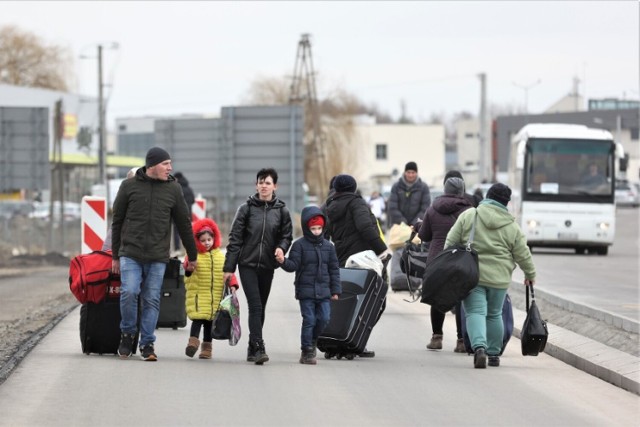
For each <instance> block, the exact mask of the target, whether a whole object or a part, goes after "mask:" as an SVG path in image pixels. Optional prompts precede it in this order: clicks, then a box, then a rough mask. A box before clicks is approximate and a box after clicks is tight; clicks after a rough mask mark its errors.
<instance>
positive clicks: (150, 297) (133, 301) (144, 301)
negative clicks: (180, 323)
mask: <svg viewBox="0 0 640 427" xmlns="http://www.w3.org/2000/svg"><path fill="white" fill-rule="evenodd" d="M166 267H167V264H165V263H164V262H147V263H141V262H138V261H136V260H134V259H132V258H127V257H120V280H121V282H122V286H121V287H120V316H121V317H122V319H121V320H120V330H121V331H122V332H123V333H126V334H134V335H135V334H136V333H137V332H138V297H140V301H141V303H140V343H139V344H140V348H142V347H144V346H145V345H147V344H153V343H154V342H155V340H156V336H155V335H154V331H155V329H156V324H157V323H158V314H159V313H160V296H161V289H162V281H163V279H164V271H165V269H166Z"/></svg>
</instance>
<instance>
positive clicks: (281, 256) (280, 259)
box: [275, 248, 284, 264]
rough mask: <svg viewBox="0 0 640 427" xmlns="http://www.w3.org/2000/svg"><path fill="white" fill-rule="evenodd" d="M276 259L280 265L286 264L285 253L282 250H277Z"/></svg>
mask: <svg viewBox="0 0 640 427" xmlns="http://www.w3.org/2000/svg"><path fill="white" fill-rule="evenodd" d="M275 257H276V261H278V263H280V264H282V263H283V262H284V251H283V250H282V248H276V252H275Z"/></svg>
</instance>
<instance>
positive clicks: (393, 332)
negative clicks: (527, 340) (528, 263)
mask: <svg viewBox="0 0 640 427" xmlns="http://www.w3.org/2000/svg"><path fill="white" fill-rule="evenodd" d="M637 215H638V210H635V209H634V210H621V211H620V212H619V222H618V227H619V228H618V237H617V238H616V243H615V245H614V246H613V247H612V248H611V250H610V254H609V256H606V257H602V256H597V255H592V256H587V255H575V254H572V253H569V252H565V253H555V252H554V253H551V252H549V251H545V252H542V251H541V250H534V259H535V262H536V266H537V269H538V286H540V288H541V289H542V288H544V289H545V290H548V291H549V292H556V293H558V294H561V295H564V296H566V297H568V298H577V299H579V300H581V301H582V302H583V303H585V304H586V303H589V304H594V305H596V304H599V305H600V306H602V307H606V308H608V309H610V310H612V311H616V312H618V313H621V314H622V313H628V314H630V315H633V312H634V308H635V311H636V316H637V307H638V305H637V304H638V298H637V292H638V285H637V277H638V263H637V260H638V258H637V251H638V248H637V230H638V228H637V218H638V217H637ZM625 221H630V222H631V223H630V224H626V225H625V224H624V222H625ZM634 221H635V228H633V224H634ZM624 227H627V229H628V230H629V232H628V233H624V232H621V229H622V228H624ZM634 233H635V236H634ZM633 250H635V253H634V252H633ZM634 257H635V258H634ZM630 259H631V261H630ZM35 273H36V272H34V274H33V275H31V276H29V277H30V278H26V277H25V278H12V279H4V280H0V315H2V316H3V317H1V318H0V319H2V324H3V325H5V326H6V328H10V327H11V325H15V324H17V323H25V322H23V321H18V320H16V319H15V318H14V317H15V316H20V311H21V310H23V311H24V310H27V311H29V310H32V311H33V313H35V312H37V311H42V310H43V307H46V306H50V304H55V300H56V299H57V298H68V296H69V295H70V293H69V291H68V285H67V282H66V274H65V273H66V271H65V269H64V268H60V267H56V268H51V269H49V268H44V271H37V274H35ZM514 277H517V275H516V276H514ZM34 279H36V280H34ZM292 279H293V276H292V275H288V274H286V273H284V272H281V271H279V272H278V273H277V276H276V281H275V283H274V289H273V293H272V296H271V298H270V302H269V307H268V309H267V310H268V311H267V322H266V326H265V340H266V343H267V350H268V352H269V354H270V356H271V359H272V360H271V361H270V362H268V363H267V364H266V366H263V367H258V366H255V365H253V364H247V363H246V362H245V361H244V356H245V351H246V334H247V331H248V330H247V326H246V315H245V316H243V318H242V321H243V332H244V334H245V337H244V338H243V339H242V340H241V342H240V344H239V345H238V346H235V347H230V346H229V345H228V344H227V343H226V342H216V343H214V358H213V360H210V361H206V360H198V359H189V358H187V357H186V356H184V346H185V345H186V342H187V339H188V334H189V333H188V329H186V328H184V329H180V330H177V331H173V330H167V329H162V330H159V331H158V341H157V344H156V349H157V352H158V355H159V358H160V360H159V361H158V362H157V363H144V362H141V361H140V360H139V359H135V358H134V359H131V360H127V361H122V360H119V359H118V358H116V357H115V356H98V355H91V356H85V355H83V354H81V351H80V342H79V336H78V319H79V310H77V309H76V310H74V311H72V312H71V314H69V315H68V316H67V317H66V318H64V319H63V320H62V321H61V322H60V323H59V324H58V325H57V326H56V327H55V328H53V330H52V331H51V332H50V333H49V334H48V335H47V336H46V337H44V339H43V340H42V341H41V342H40V343H39V344H38V345H37V346H36V347H35V348H34V349H33V350H32V351H31V353H29V355H28V356H27V357H26V358H25V359H24V360H23V361H22V362H21V363H20V365H19V366H18V367H17V368H16V369H15V370H14V372H13V374H12V375H11V376H10V377H9V378H8V379H7V380H6V381H5V382H4V383H3V384H2V385H0V414H2V416H0V426H32V425H33V426H35V425H38V426H41V425H47V426H49V425H51V426H57V425H60V426H73V425H78V426H86V425H95V426H114V425H128V424H131V423H134V424H136V425H140V426H147V425H148V426H164V425H166V426H176V425H198V426H199V425H296V426H300V425H322V426H324V425H349V426H351V425H353V426H355V425H358V426H360V425H394V426H396V425H497V426H501V425H504V426H511V425H532V426H533V425H535V426H539V425H561V426H574V425H575V426H591V425H593V426H600V425H612V426H635V425H638V421H639V420H640V397H638V395H635V394H632V393H629V392H627V391H625V390H623V389H621V388H618V387H615V386H613V385H611V384H608V383H606V382H604V381H602V380H600V379H598V378H596V377H594V376H591V375H589V374H587V373H584V372H582V371H580V370H578V369H575V368H573V367H571V366H569V365H567V364H565V363H563V362H560V361H559V360H557V359H554V358H553V357H550V356H549V355H547V354H541V355H540V356H539V357H523V356H521V355H520V351H519V341H518V340H517V339H516V338H512V342H510V344H509V345H508V347H507V351H506V353H505V355H504V356H503V358H502V365H501V366H500V367H499V368H488V369H486V370H478V369H473V367H472V358H471V357H469V356H466V355H460V354H455V353H453V352H452V351H451V350H452V348H453V345H454V336H455V332H454V331H455V324H454V321H453V317H452V316H451V315H448V316H447V319H446V323H445V343H444V345H445V348H444V350H443V351H440V352H432V351H427V350H426V349H425V344H426V343H427V342H428V338H429V336H430V327H429V320H428V319H429V317H428V306H425V305H422V304H419V303H416V304H409V303H407V302H405V301H404V300H403V298H405V297H406V294H404V293H398V294H394V293H390V294H389V298H388V305H387V310H386V312H385V314H384V315H383V317H382V319H381V321H380V322H379V324H378V325H377V326H376V328H375V330H374V331H373V334H372V337H371V339H370V342H369V347H370V348H372V349H374V350H375V351H376V353H377V356H376V358H374V359H356V360H354V361H347V360H340V361H338V360H325V359H323V358H320V359H319V362H318V365H317V366H305V365H300V364H299V363H298V357H299V350H298V348H299V342H298V341H299V327H300V315H299V311H298V307H297V304H296V301H295V300H294V298H293V287H292V284H291V283H292ZM56 295H57V296H56ZM241 295H242V293H241ZM43 301H45V302H44V303H43ZM67 303H68V302H67ZM70 304H71V305H73V302H71V303H70ZM241 306H242V309H243V310H246V301H245V300H244V298H243V297H242V298H241ZM244 313H246V311H244ZM522 316H523V313H522V312H520V311H518V310H516V318H517V320H516V322H518V323H519V324H521V322H522ZM11 318H14V319H13V320H11ZM636 318H637V317H636ZM27 323H28V322H26V323H25V324H27ZM550 333H551V334H554V330H553V329H551V330H550ZM3 344H4V342H3Z"/></svg>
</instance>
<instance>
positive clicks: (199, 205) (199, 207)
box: [191, 196, 207, 222]
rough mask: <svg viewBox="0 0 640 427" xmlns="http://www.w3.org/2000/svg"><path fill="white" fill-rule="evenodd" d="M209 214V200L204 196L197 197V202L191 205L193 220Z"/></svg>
mask: <svg viewBox="0 0 640 427" xmlns="http://www.w3.org/2000/svg"><path fill="white" fill-rule="evenodd" d="M206 215H207V201H206V200H205V199H203V198H202V197H200V196H198V197H196V202H195V203H194V204H193V205H192V206H191V221H192V222H193V221H197V220H199V219H202V218H205V217H206Z"/></svg>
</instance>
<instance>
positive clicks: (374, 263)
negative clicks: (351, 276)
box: [344, 250, 384, 276]
mask: <svg viewBox="0 0 640 427" xmlns="http://www.w3.org/2000/svg"><path fill="white" fill-rule="evenodd" d="M344 266H345V267H346V268H361V269H366V270H373V271H375V272H376V273H378V276H382V270H384V264H383V263H382V261H381V260H380V258H378V256H377V255H376V253H375V252H373V251H372V250H368V251H362V252H358V253H357V254H353V255H351V256H350V257H349V258H348V259H347V262H346V263H345V265H344Z"/></svg>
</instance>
